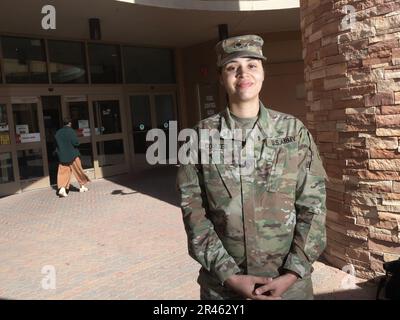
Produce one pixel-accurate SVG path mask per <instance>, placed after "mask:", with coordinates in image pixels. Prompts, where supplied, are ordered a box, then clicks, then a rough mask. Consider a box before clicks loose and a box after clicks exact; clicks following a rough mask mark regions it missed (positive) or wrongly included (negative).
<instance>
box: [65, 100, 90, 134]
mask: <svg viewBox="0 0 400 320" xmlns="http://www.w3.org/2000/svg"><path fill="white" fill-rule="evenodd" d="M68 106H69V114H70V117H71V120H72V128H74V129H75V130H76V133H77V135H78V137H90V119H89V107H88V103H87V101H74V102H69V103H68Z"/></svg>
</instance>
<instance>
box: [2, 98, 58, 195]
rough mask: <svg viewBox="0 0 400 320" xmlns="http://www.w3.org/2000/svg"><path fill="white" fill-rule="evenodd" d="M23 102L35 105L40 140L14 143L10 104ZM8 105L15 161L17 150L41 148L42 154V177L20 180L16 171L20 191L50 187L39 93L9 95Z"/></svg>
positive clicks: (13, 125)
mask: <svg viewBox="0 0 400 320" xmlns="http://www.w3.org/2000/svg"><path fill="white" fill-rule="evenodd" d="M23 103H35V104H36V105H37V116H38V119H37V121H38V127H39V133H40V142H28V143H16V137H15V130H14V129H15V123H14V117H13V116H12V114H13V113H12V112H13V110H12V105H13V104H23ZM10 106H11V118H12V119H11V121H12V122H11V124H12V135H13V140H12V142H13V147H14V148H15V154H16V162H17V163H18V157H17V156H18V155H17V153H18V151H21V150H29V149H36V148H40V149H41V154H42V163H43V177H38V178H31V179H26V180H21V177H20V175H19V171H18V182H19V185H20V190H21V191H26V190H33V189H38V188H46V187H50V179H49V164H48V161H47V148H46V137H45V130H44V129H45V128H44V118H43V107H42V100H41V96H40V95H32V96H22V95H18V96H16V95H13V96H11V97H10Z"/></svg>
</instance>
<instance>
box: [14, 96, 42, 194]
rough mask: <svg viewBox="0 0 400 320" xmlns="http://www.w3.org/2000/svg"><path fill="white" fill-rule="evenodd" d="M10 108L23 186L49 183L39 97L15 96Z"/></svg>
mask: <svg viewBox="0 0 400 320" xmlns="http://www.w3.org/2000/svg"><path fill="white" fill-rule="evenodd" d="M11 109H12V118H13V119H12V120H13V126H14V128H13V129H14V134H15V141H16V153H17V154H16V155H17V163H18V176H19V180H20V185H21V188H22V189H30V188H40V187H47V186H48V185H49V180H48V179H46V177H47V175H48V163H47V152H46V143H45V142H46V140H45V135H44V131H45V130H44V123H43V109H42V104H41V101H40V99H39V98H38V97H12V98H11Z"/></svg>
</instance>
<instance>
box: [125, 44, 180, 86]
mask: <svg viewBox="0 0 400 320" xmlns="http://www.w3.org/2000/svg"><path fill="white" fill-rule="evenodd" d="M123 50H124V55H123V56H124V67H125V78H126V82H127V83H175V73H174V57H173V52H172V50H170V49H160V48H139V47H124V48H123Z"/></svg>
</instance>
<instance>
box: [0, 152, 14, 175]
mask: <svg viewBox="0 0 400 320" xmlns="http://www.w3.org/2000/svg"><path fill="white" fill-rule="evenodd" d="M12 181H14V171H13V163H12V156H11V152H6V153H0V183H7V182H12Z"/></svg>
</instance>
